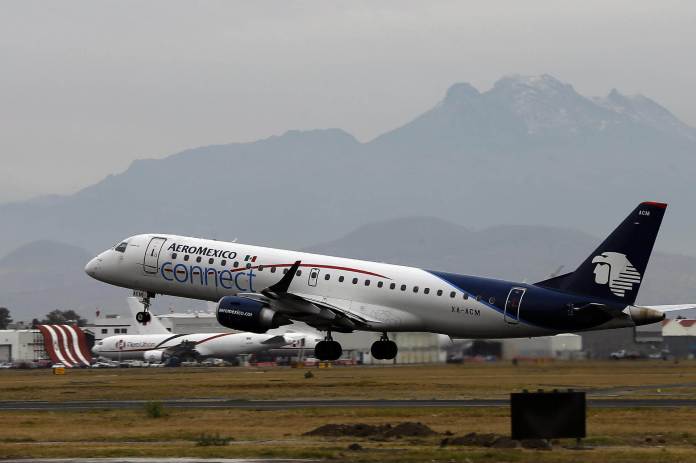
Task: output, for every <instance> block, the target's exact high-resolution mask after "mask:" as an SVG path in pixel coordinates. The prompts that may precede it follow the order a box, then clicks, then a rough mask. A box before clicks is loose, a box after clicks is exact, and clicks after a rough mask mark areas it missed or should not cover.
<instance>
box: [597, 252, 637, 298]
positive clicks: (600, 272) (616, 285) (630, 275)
mask: <svg viewBox="0 0 696 463" xmlns="http://www.w3.org/2000/svg"><path fill="white" fill-rule="evenodd" d="M592 263H593V264H597V265H596V266H595V268H594V275H595V283H597V284H599V285H609V290H610V291H611V292H612V293H614V294H615V295H617V296H619V297H624V296H625V295H626V291H631V290H633V285H635V284H640V280H641V276H640V272H638V270H636V268H635V267H634V266H633V264H631V262H630V261H629V260H628V258H627V257H626V255H625V254H621V253H618V252H603V253H602V254H600V255H598V256H595V258H594V259H592Z"/></svg>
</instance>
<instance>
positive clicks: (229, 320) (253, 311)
mask: <svg viewBox="0 0 696 463" xmlns="http://www.w3.org/2000/svg"><path fill="white" fill-rule="evenodd" d="M216 315H217V321H218V323H220V324H221V325H222V326H225V327H227V328H232V329H233V330H238V331H251V332H252V333H265V332H266V331H268V330H270V329H273V328H278V327H279V326H281V325H289V324H291V323H292V322H291V321H290V320H289V319H288V318H287V317H285V316H284V315H281V314H279V313H278V312H276V311H275V310H273V309H271V308H269V307H268V306H266V304H264V303H263V302H259V301H254V300H252V299H247V298H244V297H238V296H225V297H223V298H222V299H220V302H218V306H217V310H216Z"/></svg>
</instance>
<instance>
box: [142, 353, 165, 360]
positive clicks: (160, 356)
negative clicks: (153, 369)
mask: <svg viewBox="0 0 696 463" xmlns="http://www.w3.org/2000/svg"><path fill="white" fill-rule="evenodd" d="M143 358H144V360H145V361H146V362H150V363H161V362H162V361H163V360H164V352H162V351H161V350H148V351H145V354H144V355H143Z"/></svg>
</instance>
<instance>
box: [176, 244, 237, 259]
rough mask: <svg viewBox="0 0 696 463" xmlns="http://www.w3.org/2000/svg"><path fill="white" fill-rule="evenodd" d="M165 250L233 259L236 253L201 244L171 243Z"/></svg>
mask: <svg viewBox="0 0 696 463" xmlns="http://www.w3.org/2000/svg"><path fill="white" fill-rule="evenodd" d="M167 251H173V252H183V253H184V254H198V255H201V256H207V257H221V258H223V259H234V258H236V257H237V253H236V252H234V251H223V250H222V249H213V248H208V247H203V246H189V245H186V244H176V243H172V244H170V245H169V247H168V248H167Z"/></svg>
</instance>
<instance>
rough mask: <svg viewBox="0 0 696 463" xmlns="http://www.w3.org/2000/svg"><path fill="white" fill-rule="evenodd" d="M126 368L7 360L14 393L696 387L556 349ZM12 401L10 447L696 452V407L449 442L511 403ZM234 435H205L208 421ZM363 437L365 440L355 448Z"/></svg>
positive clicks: (500, 429)
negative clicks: (281, 405)
mask: <svg viewBox="0 0 696 463" xmlns="http://www.w3.org/2000/svg"><path fill="white" fill-rule="evenodd" d="M306 371H307V370H306V369H289V368H287V369H283V368H275V369H267V370H263V369H245V368H219V369H218V368H208V369H197V368H191V369H149V370H148V369H143V370H140V369H124V370H79V371H69V372H68V373H67V374H66V375H65V376H53V375H51V374H50V372H49V371H45V370H32V371H2V372H0V393H1V394H2V400H11V399H15V400H27V399H34V400H59V401H62V400H76V399H148V400H157V399H176V398H192V397H217V398H221V397H225V398H234V399H273V398H284V399H292V398H297V399H301V398H302V399H311V398H361V399H364V398H387V399H389V398H401V399H405V398H419V399H431V398H435V399H454V398H483V397H485V398H500V397H505V396H507V394H508V393H509V392H512V391H518V390H521V389H530V390H535V389H538V388H543V389H551V388H568V387H570V388H575V389H584V390H588V391H590V392H591V395H592V396H594V397H600V398H601V397H616V396H621V397H623V396H626V397H652V398H656V397H658V398H659V397H671V398H673V397H680V398H695V399H696V392H695V389H696V363H691V362H682V363H680V364H674V363H671V362H596V363H595V362H568V363H564V362H560V363H559V362H556V363H553V364H539V365H536V364H521V365H519V366H517V367H513V366H511V365H509V364H485V365H479V364H476V365H451V366H444V365H443V366H403V367H334V368H329V369H312V372H313V374H314V377H313V378H309V379H307V378H305V377H304V373H305V372H306ZM164 412H165V416H163V417H160V418H151V417H150V416H149V415H148V414H147V413H146V411H145V409H144V408H143V409H142V410H137V409H136V410H94V411H31V412H27V411H22V412H19V411H3V412H0V419H1V420H2V422H1V424H0V457H2V458H8V457H14V458H17V457H23V458H26V457H34V458H39V457H98V456H103V457H116V456H190V457H295V458H318V459H331V460H338V461H385V462H392V461H515V462H517V461H540V462H547V461H548V462H566V461H588V462H595V461H596V462H600V461H601V462H604V461H622V462H623V461H625V462H633V461H696V410H694V409H691V408H684V409H667V408H659V409H589V410H588V439H587V443H588V444H590V445H591V446H593V447H594V449H592V450H587V451H578V450H569V449H564V448H563V446H564V445H566V444H570V442H564V441H561V442H560V443H558V444H557V445H555V446H554V449H553V450H552V451H541V450H536V451H535V450H526V449H493V448H478V447H453V446H448V447H442V448H441V447H440V442H441V440H442V439H443V438H444V437H445V435H446V434H445V433H446V432H448V431H449V432H450V433H452V434H454V435H464V434H466V433H469V432H478V433H496V434H501V435H508V434H509V427H510V425H509V412H508V410H507V409H506V408H485V409H453V408H447V409H415V408H413V409H411V408H396V409H394V408H382V409H365V408H353V409H346V408H321V409H320V408H316V409H298V410H267V411H259V410H240V409H229V410H225V409H201V410H197V409H168V410H167V409H165V410H164ZM406 421H418V422H422V423H424V424H426V425H428V426H430V427H431V428H432V429H433V430H434V431H436V432H438V433H439V434H438V435H437V436H432V437H423V438H402V439H396V438H392V439H386V440H385V439H371V438H355V437H341V438H325V437H309V436H304V433H306V432H308V431H310V430H312V429H314V428H316V427H318V426H321V425H324V424H327V423H336V424H350V423H367V424H384V423H391V424H397V423H401V422H406ZM215 433H218V434H220V436H222V437H230V438H232V439H233V440H232V441H231V442H230V443H229V445H226V446H209V447H201V446H198V445H196V444H197V442H198V441H200V436H201V435H202V434H215ZM352 443H358V444H359V445H360V446H361V447H362V448H363V449H362V450H359V451H350V450H348V446H349V445H350V444H352Z"/></svg>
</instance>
